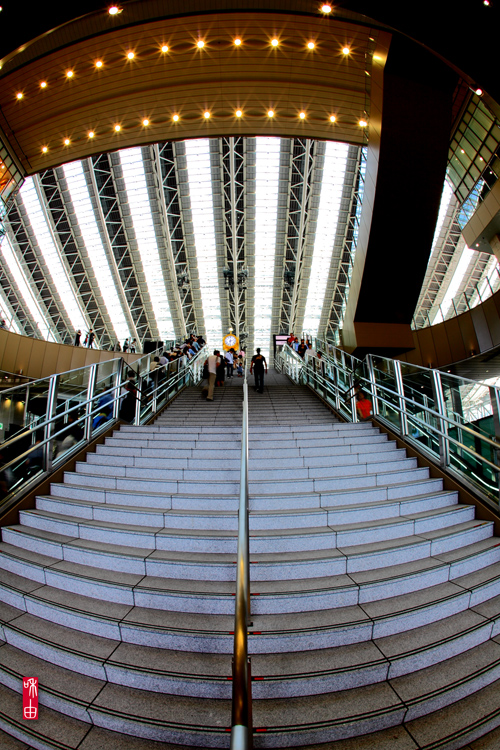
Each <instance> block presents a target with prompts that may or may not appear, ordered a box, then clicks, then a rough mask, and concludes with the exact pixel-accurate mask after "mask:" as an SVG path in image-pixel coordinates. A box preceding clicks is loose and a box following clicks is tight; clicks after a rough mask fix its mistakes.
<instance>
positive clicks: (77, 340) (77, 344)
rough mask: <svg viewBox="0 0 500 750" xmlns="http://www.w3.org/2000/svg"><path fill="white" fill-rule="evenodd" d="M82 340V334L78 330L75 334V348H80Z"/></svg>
mask: <svg viewBox="0 0 500 750" xmlns="http://www.w3.org/2000/svg"><path fill="white" fill-rule="evenodd" d="M81 338H82V332H81V331H80V330H78V331H77V332H76V333H75V346H80V339H81Z"/></svg>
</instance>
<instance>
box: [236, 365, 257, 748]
mask: <svg viewBox="0 0 500 750" xmlns="http://www.w3.org/2000/svg"><path fill="white" fill-rule="evenodd" d="M249 624H250V560H249V524H248V383H247V363H246V360H245V376H244V379H243V418H242V425H241V464H240V498H239V508H238V555H237V563H236V600H235V611H234V646H233V695H232V715H231V750H251V748H252V747H253V727H252V691H251V673H250V659H249V657H248V626H249Z"/></svg>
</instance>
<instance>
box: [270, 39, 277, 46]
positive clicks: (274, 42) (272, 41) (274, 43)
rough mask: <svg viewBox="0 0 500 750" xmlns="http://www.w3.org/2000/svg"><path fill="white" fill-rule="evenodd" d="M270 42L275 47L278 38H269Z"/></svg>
mask: <svg viewBox="0 0 500 750" xmlns="http://www.w3.org/2000/svg"><path fill="white" fill-rule="evenodd" d="M271 44H272V46H273V47H277V46H278V44H279V39H276V38H274V39H271Z"/></svg>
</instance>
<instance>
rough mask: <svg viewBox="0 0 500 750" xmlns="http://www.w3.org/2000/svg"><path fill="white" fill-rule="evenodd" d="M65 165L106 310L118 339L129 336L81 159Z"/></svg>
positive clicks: (67, 179)
mask: <svg viewBox="0 0 500 750" xmlns="http://www.w3.org/2000/svg"><path fill="white" fill-rule="evenodd" d="M63 169H64V176H65V178H66V182H67V184H68V189H69V192H70V195H71V201H72V203H73V207H74V209H75V213H76V218H77V220H78V225H79V227H80V231H81V233H82V237H83V241H84V243H85V249H86V250H87V253H88V256H89V258H90V262H91V264H92V268H93V270H94V274H95V277H96V279H97V283H98V285H99V289H100V292H101V294H102V298H103V300H104V304H105V306H106V310H107V312H108V315H109V318H110V319H111V323H112V325H113V328H114V330H115V333H116V336H117V337H118V339H126V338H128V337H129V336H130V332H129V327H128V323H127V320H126V318H125V315H124V314H123V310H122V306H121V303H120V298H119V296H118V292H117V291H116V287H115V283H114V281H113V276H112V274H111V269H110V267H109V264H108V259H107V257H106V252H105V249H104V245H103V242H102V239H101V235H100V233H99V227H98V226H97V221H96V218H95V214H94V209H93V206H92V201H91V200H90V193H89V189H88V187H87V181H86V179H85V173H84V171H83V166H82V163H81V162H80V161H74V162H71V164H65V165H64V167H63Z"/></svg>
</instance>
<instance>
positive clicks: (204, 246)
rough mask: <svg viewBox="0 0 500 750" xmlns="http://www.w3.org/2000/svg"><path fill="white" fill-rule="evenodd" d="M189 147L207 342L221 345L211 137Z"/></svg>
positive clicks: (189, 176) (190, 182) (192, 204)
mask: <svg viewBox="0 0 500 750" xmlns="http://www.w3.org/2000/svg"><path fill="white" fill-rule="evenodd" d="M185 146H186V160H187V174H188V182H189V196H190V199H191V215H192V218H193V232H194V239H195V245H196V259H197V263H198V273H199V277H200V291H201V304H202V307H203V317H204V320H205V331H206V336H207V343H208V344H209V346H210V347H214V346H215V347H219V348H220V347H221V346H222V320H221V313H220V308H221V305H220V295H219V279H218V273H217V255H216V247H215V225H214V204H213V197H212V173H211V169H210V145H209V141H208V139H199V140H192V141H186V142H185Z"/></svg>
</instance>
